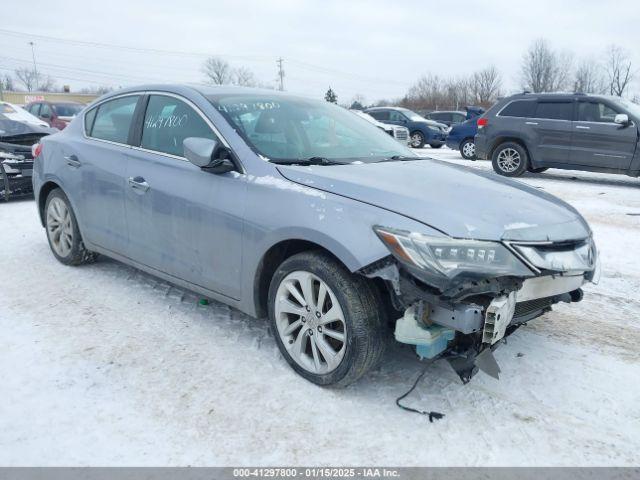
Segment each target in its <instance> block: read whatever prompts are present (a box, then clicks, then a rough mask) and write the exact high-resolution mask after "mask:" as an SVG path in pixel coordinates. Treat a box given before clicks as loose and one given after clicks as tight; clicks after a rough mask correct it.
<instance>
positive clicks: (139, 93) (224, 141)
mask: <svg viewBox="0 0 640 480" xmlns="http://www.w3.org/2000/svg"><path fill="white" fill-rule="evenodd" d="M144 95H161V96H165V97H173V98H176V99H178V100H180V101H182V102H184V103H186V104H187V105H188V106H189V107H191V108H192V109H193V110H194V111H195V112H196V113H197V114H198V115H200V117H201V118H202V119H203V120H204V121H205V123H206V124H207V125H208V126H209V128H210V129H211V131H212V132H213V133H214V134H215V135H216V137H218V138H219V139H220V141H221V142H222V144H223V145H224V146H225V147H226V148H228V149H229V150H231V151H233V149H232V148H231V145H230V144H229V142H228V141H227V139H226V138H225V137H224V135H222V133H220V130H218V129H217V128H216V126H215V125H214V124H213V122H211V120H210V119H209V117H207V116H206V115H205V114H204V113H203V112H202V110H200V108H199V107H198V106H197V105H196V104H195V103H193V102H192V101H191V100H189V99H188V98H185V97H184V96H182V95H179V94H177V93H173V92H162V91H159V90H140V91H136V92H127V93H123V94H120V95H114V96H113V97H109V98H105V99H104V100H102V101H100V102H99V103H96V104H95V105H93V106H92V107H91V108H89V109H87V110H86V111H85V112H83V114H82V135H83V137H84V138H85V139H86V140H95V141H98V142H104V143H108V144H111V145H118V146H121V147H127V148H130V149H132V150H138V151H141V152H147V153H153V154H156V155H161V156H163V157H167V158H172V159H174V160H181V161H183V162H189V160H187V158H186V157H184V156H181V155H173V154H171V153H166V152H161V151H158V150H151V149H148V148H144V147H141V146H136V145H129V144H128V143H120V142H113V141H111V140H103V139H101V138H95V137H92V136H89V135H87V132H86V122H85V116H86V115H87V113H89V112H90V111H92V110H94V109H96V108H99V107H100V105H102V104H104V103H106V102H109V101H111V100H117V99H118V98H124V97H132V96H139V97H141V96H144ZM145 113H146V112H145ZM96 115H97V112H96ZM142 122H143V128H144V117H143V118H142ZM141 140H142V139H141ZM235 157H236V158H237V163H238V167H239V168H240V172H239V173H240V174H244V173H246V169H245V168H244V165H243V164H242V162H241V161H240V158H239V157H238V156H237V155H235Z"/></svg>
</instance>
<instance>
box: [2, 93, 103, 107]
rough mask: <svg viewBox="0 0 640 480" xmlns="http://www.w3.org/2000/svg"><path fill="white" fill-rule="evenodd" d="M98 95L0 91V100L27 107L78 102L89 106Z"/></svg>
mask: <svg viewBox="0 0 640 480" xmlns="http://www.w3.org/2000/svg"><path fill="white" fill-rule="evenodd" d="M99 96H100V95H97V94H93V93H68V92H16V91H11V90H1V89H0V100H2V101H4V102H9V103H13V104H16V105H21V106H22V105H27V104H28V103H31V102H38V101H47V102H78V103H84V104H85V105H86V104H89V103H91V102H92V101H93V100H95V99H96V98H98V97H99Z"/></svg>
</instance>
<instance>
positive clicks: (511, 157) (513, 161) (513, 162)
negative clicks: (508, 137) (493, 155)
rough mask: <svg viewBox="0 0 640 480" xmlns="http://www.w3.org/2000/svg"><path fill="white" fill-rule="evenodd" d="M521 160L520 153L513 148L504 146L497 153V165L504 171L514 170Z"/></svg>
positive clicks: (510, 171)
mask: <svg viewBox="0 0 640 480" xmlns="http://www.w3.org/2000/svg"><path fill="white" fill-rule="evenodd" d="M521 161H522V160H521V158H520V154H519V153H518V151H517V150H515V149H513V148H505V149H504V150H501V151H500V153H499V154H498V167H500V170H502V171H503V172H506V173H513V172H515V171H516V170H517V169H518V167H519V166H520V162H521Z"/></svg>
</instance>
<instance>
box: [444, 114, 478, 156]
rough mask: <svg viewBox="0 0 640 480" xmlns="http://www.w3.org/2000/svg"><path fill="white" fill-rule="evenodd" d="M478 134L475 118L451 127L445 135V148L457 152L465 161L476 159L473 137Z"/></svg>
mask: <svg viewBox="0 0 640 480" xmlns="http://www.w3.org/2000/svg"><path fill="white" fill-rule="evenodd" d="M476 133H478V122H477V120H476V119H475V118H471V119H469V120H465V121H464V122H462V123H458V124H457V125H454V126H453V127H451V130H449V134H448V135H447V142H446V145H447V147H449V148H451V149H453V150H459V151H460V155H462V158H464V159H465V160H475V159H476V146H475V143H474V140H473V139H474V137H475V135H476Z"/></svg>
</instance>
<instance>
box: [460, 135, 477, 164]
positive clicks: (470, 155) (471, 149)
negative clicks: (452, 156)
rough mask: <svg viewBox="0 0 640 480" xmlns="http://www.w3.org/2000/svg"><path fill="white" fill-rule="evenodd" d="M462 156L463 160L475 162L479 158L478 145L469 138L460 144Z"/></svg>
mask: <svg viewBox="0 0 640 480" xmlns="http://www.w3.org/2000/svg"><path fill="white" fill-rule="evenodd" d="M460 155H462V158H464V159H465V160H475V159H476V158H477V157H476V144H475V143H474V142H473V139H472V138H467V139H465V140H464V141H463V142H462V143H461V144H460Z"/></svg>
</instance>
